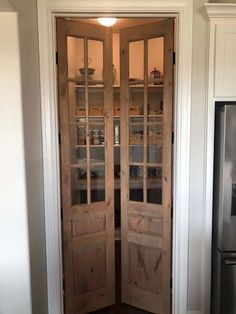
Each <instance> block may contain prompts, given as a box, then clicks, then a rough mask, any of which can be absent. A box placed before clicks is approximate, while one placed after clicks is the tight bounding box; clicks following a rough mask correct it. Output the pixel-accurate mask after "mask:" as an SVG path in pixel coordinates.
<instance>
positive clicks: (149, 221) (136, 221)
mask: <svg viewBox="0 0 236 314" xmlns="http://www.w3.org/2000/svg"><path fill="white" fill-rule="evenodd" d="M162 228H163V227H162V219H159V218H155V217H149V216H143V215H135V214H133V215H130V216H129V230H130V231H131V232H137V233H143V234H153V235H159V236H161V235H162Z"/></svg>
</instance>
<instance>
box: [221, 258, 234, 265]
mask: <svg viewBox="0 0 236 314" xmlns="http://www.w3.org/2000/svg"><path fill="white" fill-rule="evenodd" d="M224 263H225V265H228V266H236V258H235V259H224Z"/></svg>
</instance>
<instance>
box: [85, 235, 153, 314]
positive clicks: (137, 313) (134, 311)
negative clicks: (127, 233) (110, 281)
mask: <svg viewBox="0 0 236 314" xmlns="http://www.w3.org/2000/svg"><path fill="white" fill-rule="evenodd" d="M115 249H116V304H115V305H113V306H109V307H107V308H104V309H102V310H99V311H95V312H91V313H90V314H151V312H147V311H144V310H141V309H138V308H136V307H133V306H129V305H127V304H124V303H121V276H120V274H121V263H120V260H121V253H120V252H121V250H120V241H116V245H115Z"/></svg>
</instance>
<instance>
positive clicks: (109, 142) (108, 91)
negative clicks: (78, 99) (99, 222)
mask: <svg viewBox="0 0 236 314" xmlns="http://www.w3.org/2000/svg"><path fill="white" fill-rule="evenodd" d="M106 44H107V49H106V50H105V53H104V60H103V64H104V96H105V100H106V101H105V104H104V105H105V132H106V142H105V156H106V160H105V163H106V191H107V194H106V202H107V216H106V223H107V228H108V230H107V232H108V239H107V241H108V249H109V251H110V252H112V254H108V255H107V257H108V260H107V265H108V267H109V269H107V273H109V274H110V276H109V278H108V285H109V286H110V287H111V289H113V290H114V289H115V288H114V287H115V246H114V243H115V232H114V148H113V143H114V140H113V138H114V137H113V136H114V135H113V132H114V131H113V73H112V71H111V69H112V68H113V62H112V59H111V58H110V57H109V56H111V55H112V36H111V30H109V29H108V30H107V35H106ZM113 298H114V299H115V290H114V295H113Z"/></svg>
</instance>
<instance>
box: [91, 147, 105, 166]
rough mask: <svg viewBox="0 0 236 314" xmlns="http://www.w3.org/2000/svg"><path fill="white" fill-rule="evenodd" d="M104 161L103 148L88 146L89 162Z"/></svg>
mask: <svg viewBox="0 0 236 314" xmlns="http://www.w3.org/2000/svg"><path fill="white" fill-rule="evenodd" d="M104 161H105V148H104V146H101V147H90V163H93V162H104Z"/></svg>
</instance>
